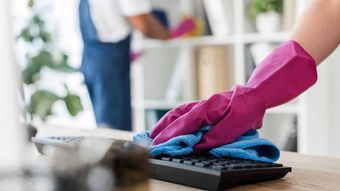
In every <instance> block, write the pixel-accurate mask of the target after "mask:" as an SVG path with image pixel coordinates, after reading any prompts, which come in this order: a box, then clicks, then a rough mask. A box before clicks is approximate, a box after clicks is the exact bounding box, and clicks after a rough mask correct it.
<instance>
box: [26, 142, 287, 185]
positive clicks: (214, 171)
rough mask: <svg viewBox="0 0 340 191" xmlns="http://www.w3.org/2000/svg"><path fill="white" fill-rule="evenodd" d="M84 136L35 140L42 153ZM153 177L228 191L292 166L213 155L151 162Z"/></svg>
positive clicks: (272, 176) (70, 144)
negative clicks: (46, 147)
mask: <svg viewBox="0 0 340 191" xmlns="http://www.w3.org/2000/svg"><path fill="white" fill-rule="evenodd" d="M81 139H82V137H46V138H39V137H35V138H33V139H32V141H33V142H34V143H35V144H36V146H37V148H38V150H39V152H41V153H43V150H44V147H45V146H65V147H76V146H77V143H79V142H80V141H81ZM150 170H151V178H155V179H159V180H164V181H169V182H173V183H176V184H183V185H187V186H192V187H197V188H201V189H206V190H224V189H226V188H230V187H233V186H237V185H242V184H249V183H255V182H261V181H266V180H273V179H278V178H281V177H284V176H285V175H286V174H287V173H288V172H291V168H290V167H285V166H283V165H282V164H277V163H265V162H258V161H252V160H245V159H237V158H216V157H212V156H185V157H168V156H163V157H157V158H151V159H150Z"/></svg>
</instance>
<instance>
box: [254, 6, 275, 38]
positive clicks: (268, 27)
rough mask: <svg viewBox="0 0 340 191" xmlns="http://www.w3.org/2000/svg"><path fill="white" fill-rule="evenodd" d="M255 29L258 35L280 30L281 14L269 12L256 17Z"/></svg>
mask: <svg viewBox="0 0 340 191" xmlns="http://www.w3.org/2000/svg"><path fill="white" fill-rule="evenodd" d="M256 29H257V31H258V32H259V33H273V32H278V31H280V29H281V14H279V13H277V12H275V11H270V12H267V13H261V14H259V15H257V17H256Z"/></svg>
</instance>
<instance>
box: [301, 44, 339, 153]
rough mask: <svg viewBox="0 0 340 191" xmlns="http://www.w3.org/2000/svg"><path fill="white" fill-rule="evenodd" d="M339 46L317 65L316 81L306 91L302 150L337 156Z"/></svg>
mask: <svg viewBox="0 0 340 191" xmlns="http://www.w3.org/2000/svg"><path fill="white" fill-rule="evenodd" d="M339 86H340V48H338V49H337V50H336V51H335V52H334V53H333V54H332V55H331V56H330V57H329V58H328V59H327V60H326V61H325V62H324V63H322V64H321V66H319V68H318V82H317V84H316V85H315V86H314V87H312V88H311V89H310V90H309V91H308V92H306V94H305V95H304V96H305V98H306V99H305V103H304V109H305V112H306V116H304V117H306V119H307V120H306V124H303V125H305V127H306V128H305V129H306V131H305V132H300V133H303V135H304V136H305V137H306V142H305V143H302V144H303V149H302V152H303V153H309V154H317V155H326V156H336V157H340V148H339V145H340V139H339V136H340V88H339Z"/></svg>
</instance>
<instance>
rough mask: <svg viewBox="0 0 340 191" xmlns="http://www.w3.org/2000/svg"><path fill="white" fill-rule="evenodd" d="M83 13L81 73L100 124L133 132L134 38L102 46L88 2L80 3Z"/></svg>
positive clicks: (83, 0)
mask: <svg viewBox="0 0 340 191" xmlns="http://www.w3.org/2000/svg"><path fill="white" fill-rule="evenodd" d="M79 13H80V14H79V16H80V28H81V33H82V37H83V41H84V50H83V57H82V64H81V71H82V73H83V74H84V77H85V84H86V87H87V89H88V92H89V95H90V98H91V102H92V106H93V110H94V114H95V118H96V122H97V124H98V125H105V126H109V127H110V128H114V129H120V130H131V121H132V120H131V92H130V55H129V52H130V37H127V38H126V39H124V40H122V41H120V42H117V43H103V42H100V41H99V40H98V39H97V34H96V30H95V27H94V25H93V23H92V20H91V17H90V12H89V7H88V2H87V0H81V1H80V6H79Z"/></svg>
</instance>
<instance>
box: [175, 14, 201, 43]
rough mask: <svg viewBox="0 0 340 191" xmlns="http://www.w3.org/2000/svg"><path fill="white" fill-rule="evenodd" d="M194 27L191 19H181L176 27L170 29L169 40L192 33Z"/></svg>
mask: <svg viewBox="0 0 340 191" xmlns="http://www.w3.org/2000/svg"><path fill="white" fill-rule="evenodd" d="M196 27H197V26H196V24H195V21H194V20H193V19H192V18H189V17H186V18H184V19H182V20H181V22H180V23H179V24H178V25H177V26H175V27H174V28H172V29H170V38H171V39H172V38H179V37H182V36H183V35H186V34H188V33H191V32H192V31H194V30H195V29H196Z"/></svg>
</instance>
